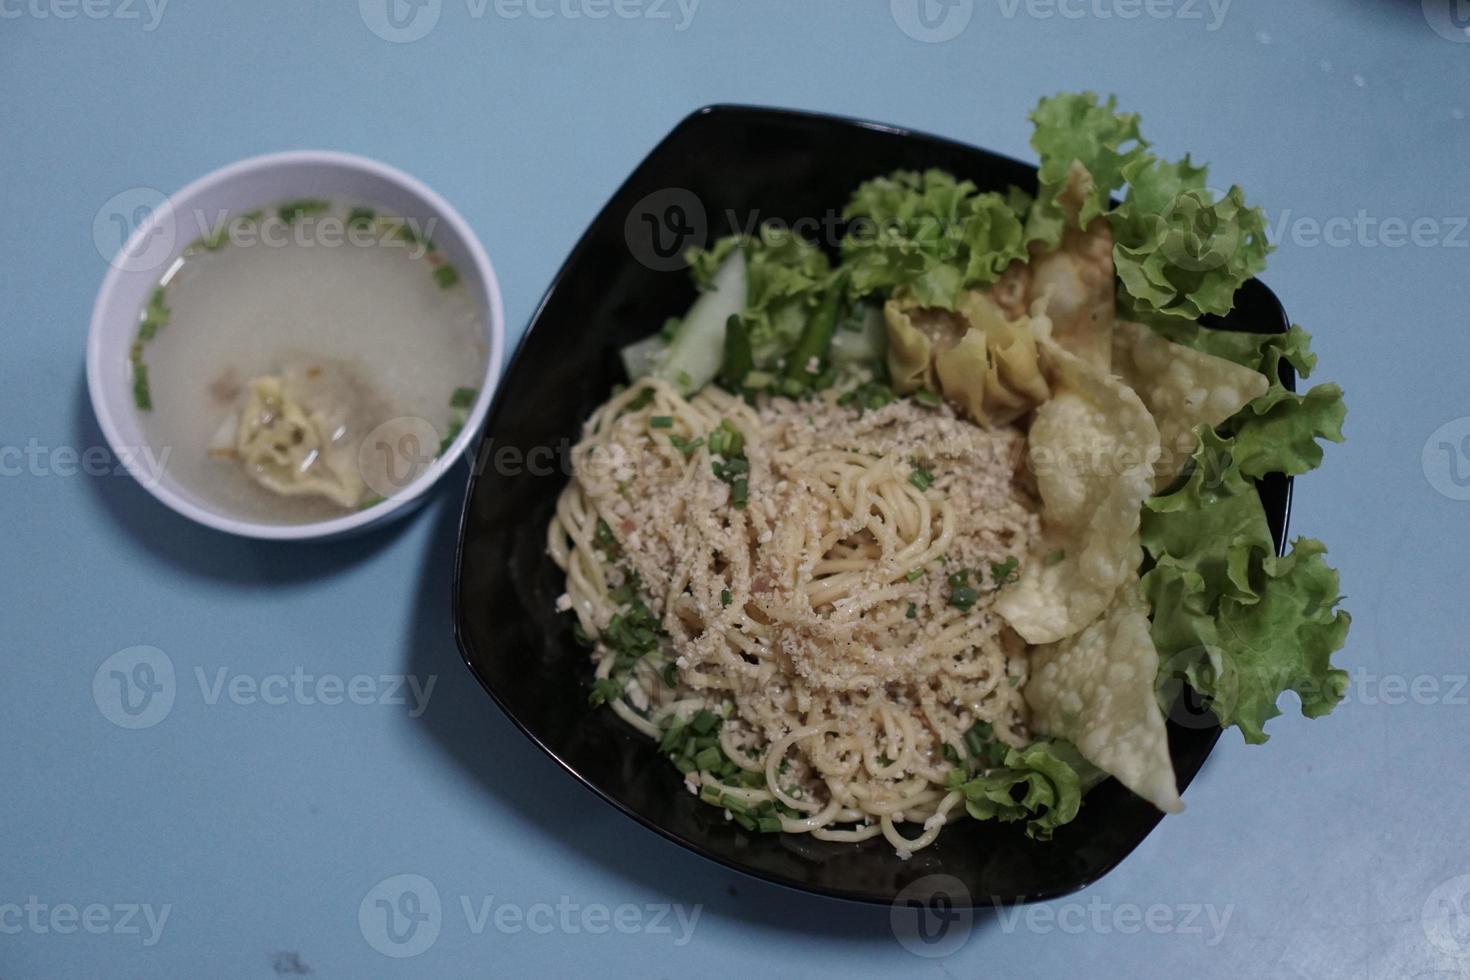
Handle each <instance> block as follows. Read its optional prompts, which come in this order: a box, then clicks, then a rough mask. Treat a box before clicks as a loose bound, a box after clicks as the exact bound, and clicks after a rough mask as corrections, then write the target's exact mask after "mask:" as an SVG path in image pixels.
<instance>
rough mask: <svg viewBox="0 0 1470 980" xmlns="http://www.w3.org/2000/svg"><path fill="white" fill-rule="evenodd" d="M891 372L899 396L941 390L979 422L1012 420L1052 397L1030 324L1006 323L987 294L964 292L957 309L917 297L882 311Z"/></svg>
mask: <svg viewBox="0 0 1470 980" xmlns="http://www.w3.org/2000/svg"><path fill="white" fill-rule="evenodd" d="M883 313H884V317H885V319H886V321H887V324H888V370H889V374H890V376H891V377H892V378H893V385H894V388H895V389H897V390H898V391H900V392H909V391H914V390H915V389H917V388H922V387H926V388H929V389H931V390H937V391H939V392H940V393H942V394H943V395H944V396H945V397H946V398H948V399H949V400H950V401H952V402H954V403H956V404H957V405H959V406H960V407H961V408H963V409H964V410H965V413H966V414H967V415H969V416H970V418H972V419H974V420H975V421H977V422H981V423H994V424H1005V423H1008V422H1011V421H1013V420H1014V419H1016V418H1018V417H1019V416H1021V415H1024V414H1025V413H1026V412H1028V411H1030V410H1031V409H1032V408H1034V407H1035V406H1036V405H1038V404H1040V403H1041V402H1043V401H1045V400H1046V399H1047V398H1048V397H1049V396H1050V394H1051V392H1050V389H1049V388H1048V386H1047V383H1046V379H1045V378H1044V377H1043V376H1042V373H1041V368H1040V366H1039V362H1038V357H1037V351H1036V339H1035V337H1034V336H1033V335H1032V332H1031V328H1030V326H1029V324H1028V323H1027V321H1026V320H1024V319H1022V320H1007V319H1006V318H1005V316H1004V315H1003V314H1002V313H1001V311H1000V308H999V307H998V306H996V304H995V302H994V301H993V300H992V299H991V298H990V297H988V296H986V295H985V294H984V293H982V292H979V291H976V290H970V291H967V292H965V293H963V294H961V296H960V298H959V301H958V302H957V303H956V309H954V310H953V311H951V310H943V309H936V308H933V307H924V306H920V305H919V304H918V302H917V301H916V300H914V299H913V298H912V297H902V298H899V299H892V300H889V301H888V304H887V305H886V306H885V307H884V309H883Z"/></svg>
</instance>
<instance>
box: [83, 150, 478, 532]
mask: <svg viewBox="0 0 1470 980" xmlns="http://www.w3.org/2000/svg"><path fill="white" fill-rule="evenodd" d="M291 164H317V165H326V166H333V167H340V168H344V169H354V170H359V171H364V172H366V173H368V174H369V175H371V176H375V177H378V178H380V179H383V180H385V181H387V182H389V183H395V184H398V185H400V186H402V187H403V188H404V189H405V190H407V191H408V192H409V193H410V194H412V195H415V196H417V197H420V198H422V199H423V200H424V202H425V203H426V204H428V206H429V207H430V208H431V209H432V210H433V212H434V213H435V214H436V215H437V216H438V217H439V218H440V219H442V220H443V221H445V222H446V223H447V224H448V225H449V227H450V228H451V229H452V230H453V232H454V233H455V235H456V236H457V237H458V238H459V240H460V241H461V242H463V243H464V246H465V250H466V252H468V254H469V258H470V261H471V262H473V263H474V265H475V268H476V270H477V271H478V272H479V275H480V281H481V282H482V283H483V284H484V286H485V299H486V309H485V317H486V332H487V337H488V339H489V344H488V345H487V346H488V348H489V350H488V353H487V356H486V361H485V374H484V379H483V382H482V383H481V385H480V391H479V394H478V395H477V396H476V397H475V403H474V405H473V406H472V407H471V409H470V412H469V414H468V416H467V417H466V419H465V423H464V426H463V428H461V430H460V432H459V434H458V435H457V436H455V438H454V441H453V442H451V443H450V445H449V448H448V450H446V451H445V452H443V453H441V454H439V456H438V458H437V459H435V460H434V461H433V462H432V463H431V464H429V466H428V468H427V469H425V470H424V472H423V473H420V474H419V475H418V477H417V478H416V479H415V480H413V482H411V483H410V484H409V485H408V486H406V487H404V488H403V490H402V491H401V492H399V493H396V494H394V495H393V496H392V497H389V498H387V499H386V500H381V501H379V502H378V503H376V504H374V505H372V506H370V507H365V508H363V509H362V510H359V511H355V512H353V513H351V514H344V515H343V516H341V517H333V518H330V519H328V520H325V521H312V522H310V523H305V524H269V523H265V522H261V521H251V520H246V519H244V518H239V517H233V516H231V515H229V514H224V513H220V512H219V511H216V510H211V509H210V508H208V507H201V506H199V505H198V504H196V503H195V502H194V501H192V500H189V499H188V498H186V497H184V496H182V495H180V494H178V493H175V492H174V491H173V489H172V488H171V487H169V486H168V485H167V483H165V482H164V481H162V480H158V479H155V478H154V475H153V474H151V473H148V472H147V471H146V469H145V464H144V463H143V461H142V460H141V459H139V458H138V454H136V453H132V452H125V451H123V446H122V435H121V432H120V430H119V426H118V421H117V417H116V416H115V415H114V406H113V405H111V404H110V403H109V402H108V400H107V396H106V382H105V380H104V374H103V372H104V371H105V370H106V365H104V364H103V363H102V356H101V348H102V335H103V333H104V331H105V330H106V329H107V326H106V325H107V322H108V320H109V318H108V316H107V314H108V311H109V310H111V308H112V306H113V293H114V292H115V291H116V290H117V289H118V287H119V284H120V282H121V280H122V277H123V275H124V274H125V273H126V269H125V268H124V267H123V265H122V264H121V263H119V262H118V261H117V259H116V257H114V258H113V259H112V260H110V261H109V263H108V269H107V274H106V275H105V276H104V277H103V280H102V286H101V288H100V289H99V290H98V292H97V299H96V301H95V302H94V304H93V306H92V319H91V325H90V327H89V328H88V334H87V391H88V396H89V398H90V400H91V402H92V411H93V414H95V415H96V417H97V422H98V424H99V425H100V426H101V428H102V434H103V436H104V437H105V438H106V439H107V442H108V445H109V446H111V448H112V451H113V453H114V455H116V456H117V457H118V458H119V459H120V460H121V461H122V462H123V464H124V465H125V466H126V467H127V470H128V472H129V473H130V474H131V475H132V476H133V478H134V479H135V480H137V481H138V483H139V484H140V485H141V486H142V487H143V488H144V489H145V490H147V491H148V492H149V493H151V494H152V495H153V496H154V497H155V498H157V499H158V500H159V501H161V502H162V503H163V504H164V505H165V506H167V507H168V508H169V509H171V510H173V511H175V512H176V513H179V514H182V515H183V516H185V517H187V518H189V519H190V520H193V521H195V522H197V523H199V524H203V525H205V526H206V527H211V528H214V529H216V530H219V531H224V532H226V533H228V534H234V535H239V536H241V537H246V538H256V539H259V540H265V541H308V540H318V539H323V538H331V537H336V536H339V535H344V534H348V533H351V532H353V531H357V530H360V529H363V528H366V527H367V526H369V525H373V524H378V523H385V522H386V521H388V520H389V519H391V518H392V517H395V516H403V515H404V514H406V513H407V510H408V508H410V507H411V506H412V505H413V504H414V503H416V502H417V501H418V500H419V498H421V497H422V496H423V495H424V494H425V493H427V492H428V490H429V488H431V487H432V486H433V485H434V484H435V483H437V482H438V481H439V480H440V479H441V478H442V477H443V476H444V474H445V473H447V472H449V470H450V469H452V468H453V466H454V464H455V463H456V462H458V461H459V459H460V457H461V456H463V455H464V454H465V452H466V451H467V450H468V449H469V446H470V441H471V440H472V439H474V438H475V436H476V435H477V434H478V433H479V431H480V429H481V427H482V426H483V425H484V423H485V415H486V413H487V412H489V410H490V401H491V399H492V398H493V396H494V393H495V387H496V385H497V384H498V382H499V379H500V368H501V362H502V359H503V357H504V352H505V308H504V304H503V301H502V299H501V294H500V282H499V280H498V279H497V278H496V276H495V268H494V266H493V265H491V263H490V257H489V256H488V255H487V254H485V247H484V245H482V244H481V242H480V239H479V237H478V236H477V235H476V234H475V233H474V231H473V229H471V228H470V225H469V222H467V221H465V219H464V218H463V217H462V216H461V215H460V213H459V212H458V211H456V210H455V209H454V206H453V205H451V204H450V203H449V202H448V201H447V200H445V199H444V198H443V197H442V196H440V195H439V194H438V193H437V192H436V191H434V190H433V189H432V188H430V187H429V186H428V185H427V184H425V183H423V182H422V181H420V180H418V179H417V178H415V177H412V176H410V175H409V174H407V173H405V172H404V171H402V170H399V169H398V168H396V167H392V166H389V165H388V164H386V163H381V162H379V161H377V160H373V159H371V158H369V157H364V156H359V155H357V154H353V153H344V152H341V151H338V150H286V151H283V152H279V153H266V154H261V155H259V156H253V157H248V158H246V159H244V160H238V161H236V162H234V163H230V164H226V165H225V166H223V167H220V168H219V169H217V170H214V171H211V172H210V173H207V174H205V175H204V176H203V177H200V178H198V179H197V180H194V181H192V182H191V183H189V184H186V185H185V186H184V187H182V188H180V189H179V190H177V191H175V192H174V193H172V194H170V195H169V196H168V198H167V201H166V203H165V204H164V205H162V206H160V207H158V208H155V209H154V210H153V212H152V213H151V214H149V215H148V217H147V218H145V219H143V220H142V221H140V222H139V223H138V227H136V228H135V229H133V233H132V234H131V235H129V236H128V240H127V241H126V242H124V243H123V245H122V247H121V248H120V249H119V250H118V252H117V255H120V256H121V255H128V254H131V252H132V250H133V249H134V248H135V247H136V246H138V245H139V243H140V242H143V241H145V240H146V239H147V238H148V236H150V235H151V234H152V233H153V230H154V227H155V225H156V224H157V222H158V221H159V220H161V219H160V216H161V215H164V214H167V213H169V212H170V209H171V208H175V207H177V205H178V202H179V201H180V200H187V199H189V198H192V197H195V196H198V195H200V194H202V193H206V192H208V191H210V190H213V189H214V188H216V187H219V186H221V185H224V184H228V183H229V182H230V181H233V180H235V179H237V178H238V177H240V176H242V175H244V174H247V173H251V172H253V171H256V170H263V169H268V168H272V167H277V166H281V165H291ZM262 203H266V202H262Z"/></svg>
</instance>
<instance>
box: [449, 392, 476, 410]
mask: <svg viewBox="0 0 1470 980" xmlns="http://www.w3.org/2000/svg"><path fill="white" fill-rule="evenodd" d="M478 397H480V389H478V388H456V389H454V392H453V394H451V395H450V396H449V407H450V408H469V407H470V406H472V405H474V404H475V399H476V398H478Z"/></svg>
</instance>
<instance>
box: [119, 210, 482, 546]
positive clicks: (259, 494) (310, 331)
mask: <svg viewBox="0 0 1470 980" xmlns="http://www.w3.org/2000/svg"><path fill="white" fill-rule="evenodd" d="M483 317H484V311H483V310H482V309H481V305H480V303H479V302H478V300H477V298H476V297H475V296H474V294H473V293H472V291H471V290H470V289H469V288H468V287H467V286H466V285H465V283H464V282H463V281H461V278H460V275H459V272H458V270H456V269H455V268H454V266H452V265H450V264H449V263H448V261H447V260H446V259H445V257H444V256H443V255H442V253H440V252H439V251H438V249H437V248H436V247H435V246H434V245H433V242H432V228H423V227H419V226H416V225H414V224H412V223H405V222H403V221H402V220H401V219H397V218H393V217H387V216H383V215H380V214H377V213H375V212H373V211H370V210H368V209H366V208H361V207H357V208H347V207H335V206H333V205H330V204H328V203H326V202H291V203H288V204H282V205H277V206H274V207H271V208H268V209H262V210H261V211H258V212H252V213H251V214H249V215H246V216H243V217H240V218H236V219H234V221H233V222H232V223H231V224H230V225H228V226H224V227H222V228H221V229H220V230H219V232H218V233H217V234H215V235H212V236H206V237H205V238H201V239H200V240H198V241H196V242H195V243H194V244H192V245H191V246H190V247H189V248H187V249H186V250H185V251H184V254H183V255H182V256H181V257H180V258H179V259H178V260H177V261H176V262H175V263H174V265H173V266H171V267H170V268H169V269H168V270H167V272H166V273H165V274H164V276H163V277H162V278H161V280H160V283H159V286H158V288H157V289H156V290H155V291H154V294H153V296H152V298H151V300H150V302H149V303H148V305H147V307H145V308H144V309H143V310H142V311H141V312H140V314H139V334H138V340H137V342H136V343H135V344H134V346H133V353H132V356H131V364H130V370H131V371H132V377H133V384H134V394H135V401H136V402H137V408H138V414H139V416H140V419H141V424H142V427H143V431H144V435H145V438H146V439H147V441H148V443H149V445H150V446H151V447H153V449H154V450H155V453H157V454H160V455H161V454H162V453H163V452H167V454H168V456H167V459H166V462H165V464H164V465H165V467H166V472H167V475H168V477H170V478H172V479H173V480H174V481H175V482H176V484H177V485H178V486H179V487H180V488H181V489H182V490H184V491H185V492H186V493H188V494H190V495H192V496H195V497H197V498H199V499H200V501H201V502H203V503H206V504H208V505H211V506H213V507H215V508H219V509H224V510H226V511H228V512H229V513H232V514H234V515H236V516H238V517H241V518H244V519H248V520H254V521H266V522H270V523H304V522H310V521H317V520H324V519H328V518H331V517H335V516H340V515H341V514H343V513H347V512H349V511H350V510H353V509H356V508H359V507H363V506H370V505H371V504H373V503H375V502H377V501H378V500H379V499H381V498H383V497H386V496H390V495H391V494H392V493H394V492H395V491H397V490H401V489H402V488H403V487H404V486H406V485H407V484H408V483H410V482H412V479H413V478H414V477H415V476H416V475H417V474H418V473H420V472H422V471H423V469H424V468H425V467H427V466H428V464H429V463H430V462H432V460H433V459H434V457H435V456H436V455H437V454H438V453H439V452H440V451H441V450H442V449H443V448H444V447H445V446H447V443H448V441H449V440H450V439H451V438H452V437H453V436H454V435H455V434H457V433H458V431H459V427H460V426H461V425H462V424H463V422H464V419H465V416H466V415H467V413H468V409H469V407H470V405H471V404H472V403H473V401H474V397H475V394H476V392H475V390H474V387H473V386H475V385H478V384H479V383H480V381H481V379H482V376H483V373H484V366H485V359H486V356H487V351H486V347H485V335H484V330H483V327H482V323H483ZM283 393H284V395H283ZM283 397H284V398H286V399H289V401H287V402H285V403H284V404H285V409H284V410H281V406H282V404H283V402H282V401H281V399H282V398H283ZM262 423H264V427H263V426H262ZM262 453H264V454H266V455H262ZM267 457H269V458H267Z"/></svg>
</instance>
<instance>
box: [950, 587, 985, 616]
mask: <svg viewBox="0 0 1470 980" xmlns="http://www.w3.org/2000/svg"><path fill="white" fill-rule="evenodd" d="M978 598H979V595H978V594H977V593H976V592H975V590H974V589H972V588H971V587H970V586H968V585H961V586H959V587H958V588H954V589H951V590H950V593H949V604H950V605H951V606H954V607H955V608H956V609H964V610H968V609H969V608H970V607H971V606H973V605H975V600H976V599H978Z"/></svg>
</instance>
